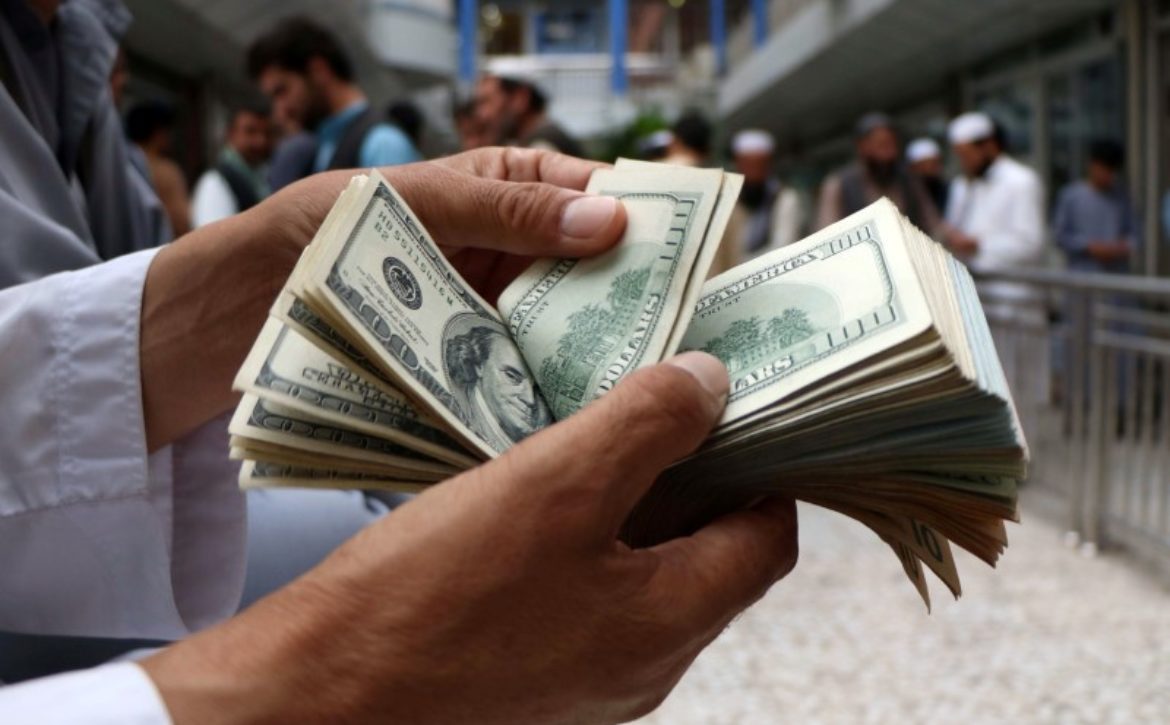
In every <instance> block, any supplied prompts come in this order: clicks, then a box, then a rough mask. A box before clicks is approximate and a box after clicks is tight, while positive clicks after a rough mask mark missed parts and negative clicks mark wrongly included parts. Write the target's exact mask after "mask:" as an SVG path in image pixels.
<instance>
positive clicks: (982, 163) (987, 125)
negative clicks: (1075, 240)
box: [946, 112, 1045, 324]
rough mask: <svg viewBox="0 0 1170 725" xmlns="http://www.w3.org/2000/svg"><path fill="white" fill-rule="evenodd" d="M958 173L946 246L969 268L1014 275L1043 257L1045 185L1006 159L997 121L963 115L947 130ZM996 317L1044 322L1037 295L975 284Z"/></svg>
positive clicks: (1005, 285)
mask: <svg viewBox="0 0 1170 725" xmlns="http://www.w3.org/2000/svg"><path fill="white" fill-rule="evenodd" d="M948 135H949V137H950V142H951V145H952V147H953V148H954V151H955V156H956V157H957V158H958V160H959V165H960V166H961V167H962V171H963V173H962V174H961V175H960V176H958V177H957V178H955V180H954V181H953V182H951V193H950V198H949V201H948V203H947V214H946V220H947V225H948V228H947V230H946V243H947V246H948V247H950V249H951V251H952V252H954V253H955V255H956V256H958V257H959V258H960V259H962V260H963V261H964V262H965V263H967V264H968V265H969V266H971V267H972V268H974V269H977V270H978V269H986V270H1001V269H1002V270H1016V269H1020V268H1026V267H1036V266H1039V265H1040V264H1041V263H1042V262H1043V260H1044V240H1045V226H1044V186H1043V184H1041V182H1040V178H1039V177H1038V176H1037V175H1036V172H1035V171H1033V170H1032V169H1030V168H1028V167H1027V166H1024V165H1023V164H1021V163H1020V162H1019V161H1016V160H1015V159H1013V158H1012V157H1011V156H1010V155H1008V154H1007V153H1006V152H1005V150H1004V147H1003V143H1002V139H1000V138H998V134H997V133H996V128H995V124H994V123H993V122H992V120H991V118H990V117H988V116H987V115H985V114H983V113H978V112H974V113H966V114H963V115H961V116H959V117H958V118H956V119H954V120H953V121H952V122H951V124H950V127H949V129H948ZM979 290H980V293H981V295H982V296H983V303H984V308H985V309H986V311H987V313H988V316H989V317H991V318H993V319H1001V320H1013V321H1016V322H1020V323H1026V324H1041V323H1042V322H1043V309H1042V305H1041V301H1040V297H1039V295H1038V294H1037V293H1036V292H1034V291H1033V290H1031V289H1029V288H1028V287H1027V286H1026V285H1022V284H1019V283H1013V282H986V283H983V284H981V285H980V287H979Z"/></svg>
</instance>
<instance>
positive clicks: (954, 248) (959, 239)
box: [946, 227, 979, 257]
mask: <svg viewBox="0 0 1170 725" xmlns="http://www.w3.org/2000/svg"><path fill="white" fill-rule="evenodd" d="M946 242H947V247H949V248H950V250H951V252H952V253H954V254H955V255H957V256H959V257H970V256H973V255H974V254H975V253H976V252H978V251H979V242H978V240H976V239H975V238H974V237H972V236H970V235H968V234H964V233H963V232H961V231H959V230H958V229H955V228H953V227H951V228H949V229H947V232H946Z"/></svg>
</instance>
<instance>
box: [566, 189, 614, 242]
mask: <svg viewBox="0 0 1170 725" xmlns="http://www.w3.org/2000/svg"><path fill="white" fill-rule="evenodd" d="M617 206H618V200H617V199H615V198H613V197H612V196H592V195H589V196H582V197H581V198H579V199H576V200H574V201H572V202H570V203H569V205H568V206H567V207H565V211H564V212H563V213H562V214H561V234H564V235H565V236H566V237H569V238H571V239H589V238H591V237H595V236H597V234H598V233H599V232H600V231H601V230H602V229H605V228H606V227H607V226H609V223H610V221H612V220H613V217H614V214H617Z"/></svg>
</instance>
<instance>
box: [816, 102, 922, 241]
mask: <svg viewBox="0 0 1170 725" xmlns="http://www.w3.org/2000/svg"><path fill="white" fill-rule="evenodd" d="M853 135H854V139H855V149H856V153H857V158H856V160H854V161H853V162H852V163H850V164H849V165H848V166H846V167H845V168H843V169H841V170H840V171H838V172H836V173H835V174H833V175H832V176H830V177H829V178H827V179H825V182H824V184H823V185H822V187H821V198H820V206H819V209H818V212H817V228H818V229H824V228H825V227H827V226H829V225H830V224H832V223H833V222H836V221H839V220H841V219H844V218H845V217H847V216H849V215H850V214H853V213H855V212H859V211H861V210H862V209H864V208H865V207H867V206H869V205H870V204H872V203H874V202H875V201H877V200H878V199H881V198H882V197H883V196H885V197H889V199H890V201H892V202H894V204H896V205H897V207H898V209H900V210H901V212H902V213H903V214H905V215H906V217H907V218H909V219H910V221H911V222H913V223H914V225H915V226H917V227H918V228H919V229H922V230H923V231H925V232H926V233H928V234H934V233H936V232H937V231H938V229H939V226H940V216H939V210H938V209H936V208H935V206H934V202H933V201H931V199H930V196H929V195H928V194H927V192H926V188H925V187H924V186H923V185H922V182H921V181H919V180H918V179H917V178H916V177H915V176H914V175H912V174H911V173H910V171H909V169H907V168H906V165H905V164H904V163H902V150H901V147H900V146H899V143H898V133H897V131H896V130H895V129H894V122H893V120H892V119H890V117H889V116H887V115H885V114H884V113H867V114H865V115H864V116H862V117H861V118H860V119H859V120H858V122H857V125H856V127H855V128H854V134H853Z"/></svg>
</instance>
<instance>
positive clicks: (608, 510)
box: [498, 352, 728, 544]
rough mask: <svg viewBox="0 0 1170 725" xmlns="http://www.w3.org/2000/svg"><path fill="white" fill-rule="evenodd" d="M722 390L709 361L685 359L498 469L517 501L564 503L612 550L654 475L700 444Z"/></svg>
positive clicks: (524, 448)
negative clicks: (504, 474)
mask: <svg viewBox="0 0 1170 725" xmlns="http://www.w3.org/2000/svg"><path fill="white" fill-rule="evenodd" d="M727 390H728V379H727V371H726V370H725V369H724V367H723V364H722V363H720V362H719V360H718V359H717V358H714V357H712V356H711V355H707V354H706V353H701V352H690V353H685V354H683V355H679V356H678V357H675V358H673V359H672V360H670V361H668V362H667V363H664V364H660V365H655V366H652V367H649V368H646V369H643V370H640V371H638V372H636V373H634V374H632V375H630V376H629V377H628V378H626V379H624V380H623V381H622V382H621V383H620V384H618V385H617V386H616V387H615V388H614V389H613V390H612V391H610V392H609V393H607V394H606V395H604V396H602V397H601V398H600V399H598V400H596V401H594V402H593V403H590V404H589V405H587V406H586V407H585V408H584V409H583V410H581V412H579V413H577V414H576V415H574V416H572V417H570V418H568V419H567V420H565V421H563V422H561V423H559V424H557V425H555V426H553V427H551V428H549V429H547V430H545V431H542V432H541V433H538V434H537V435H535V436H532V437H531V438H529V439H528V440H526V441H524V442H523V443H521V444H520V445H519V446H517V447H515V448H513V449H512V450H511V451H509V452H508V454H506V455H505V456H504V457H503V458H502V459H501V460H500V461H498V462H499V463H501V464H503V466H504V467H506V468H505V470H508V471H509V473H510V474H511V477H512V479H513V481H514V482H513V483H509V484H507V485H511V486H514V487H515V491H516V493H517V495H518V496H522V497H526V498H531V497H533V496H543V497H545V499H546V503H548V504H549V505H551V506H554V507H557V506H561V505H562V504H564V503H565V502H566V501H568V502H570V505H571V506H572V507H574V508H575V509H576V510H579V511H581V512H582V515H583V516H584V517H585V518H586V519H588V520H587V521H585V522H584V525H585V526H586V528H587V529H588V530H589V531H591V532H592V533H593V534H595V535H596V536H597V537H598V540H600V541H605V542H607V543H609V544H612V542H613V539H614V537H615V536H616V533H617V531H618V529H619V528H620V527H621V525H622V523H623V522H624V521H625V519H626V517H627V516H628V515H629V512H630V510H631V509H632V508H633V507H634V504H635V503H637V502H638V500H639V499H641V498H642V496H643V495H644V494H645V493H646V491H647V490H648V489H649V487H650V485H651V484H652V483H653V482H654V479H655V478H657V477H658V474H659V473H661V472H662V470H663V469H664V468H666V467H667V466H668V465H670V464H671V463H674V462H675V461H677V460H678V459H680V458H682V457H684V456H686V455H688V454H690V453H692V452H693V451H694V450H695V449H696V448H697V447H698V446H699V444H700V443H701V442H702V441H703V439H704V438H706V437H707V434H708V433H709V432H710V431H711V428H712V426H714V424H715V423H716V421H718V419H719V417H720V415H721V414H722V411H723V406H724V404H725V403H726V400H727Z"/></svg>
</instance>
